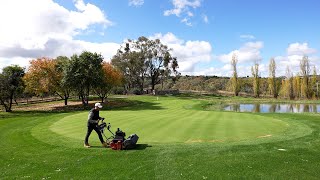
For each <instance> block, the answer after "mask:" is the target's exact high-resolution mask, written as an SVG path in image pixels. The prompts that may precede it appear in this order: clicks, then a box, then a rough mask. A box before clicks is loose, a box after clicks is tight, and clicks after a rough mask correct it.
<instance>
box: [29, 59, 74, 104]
mask: <svg viewBox="0 0 320 180" xmlns="http://www.w3.org/2000/svg"><path fill="white" fill-rule="evenodd" d="M67 59H68V58H67V57H58V58H57V59H50V58H45V57H43V58H38V59H35V60H31V61H30V66H29V68H28V71H27V73H26V75H25V76H24V82H25V84H26V91H27V92H30V93H34V94H36V95H44V94H49V95H53V94H56V95H58V96H60V97H61V99H64V100H65V105H67V100H68V98H69V90H68V88H64V86H63V84H62V81H61V80H62V78H63V66H64V64H65V63H66V61H67Z"/></svg>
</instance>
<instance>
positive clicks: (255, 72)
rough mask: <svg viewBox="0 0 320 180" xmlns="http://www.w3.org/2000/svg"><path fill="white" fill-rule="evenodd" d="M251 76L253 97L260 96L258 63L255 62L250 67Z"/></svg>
mask: <svg viewBox="0 0 320 180" xmlns="http://www.w3.org/2000/svg"><path fill="white" fill-rule="evenodd" d="M251 72H252V76H253V94H254V97H259V96H260V77H259V64H258V63H257V62H255V64H254V66H252V67H251Z"/></svg>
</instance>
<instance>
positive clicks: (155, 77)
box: [112, 36, 179, 90]
mask: <svg viewBox="0 0 320 180" xmlns="http://www.w3.org/2000/svg"><path fill="white" fill-rule="evenodd" d="M130 45H131V47H129V46H130ZM170 51H171V49H169V48H168V47H167V46H166V45H163V44H162V43H161V42H160V40H159V39H156V40H150V39H148V38H146V37H144V36H142V37H139V38H138V40H137V41H134V40H129V41H128V42H127V43H126V47H125V48H123V47H121V48H120V49H119V50H118V53H117V54H116V55H115V56H114V57H113V59H112V64H114V65H115V66H116V67H117V68H119V69H120V70H121V71H122V73H123V74H124V77H125V78H126V80H127V83H128V84H129V88H130V85H133V86H134V85H135V84H138V86H139V88H140V90H143V87H144V82H145V78H149V79H150V84H151V87H152V90H153V89H154V87H155V85H156V84H158V83H160V82H161V79H163V78H164V77H168V76H170V75H173V76H177V75H179V73H178V72H177V68H178V61H177V58H175V57H172V56H171V54H170ZM130 77H134V79H131V78H130ZM134 80H135V81H134Z"/></svg>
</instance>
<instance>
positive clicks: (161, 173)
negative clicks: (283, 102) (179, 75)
mask: <svg viewBox="0 0 320 180" xmlns="http://www.w3.org/2000/svg"><path fill="white" fill-rule="evenodd" d="M125 100H126V101H128V102H132V103H131V105H129V106H124V107H118V108H113V107H111V106H110V105H106V106H105V107H104V109H102V111H101V112H100V116H102V117H105V118H106V120H105V121H106V122H110V123H111V125H112V127H111V129H112V130H113V131H115V130H116V128H118V127H119V128H120V129H122V130H123V131H125V132H126V134H127V136H128V135H130V134H133V133H136V134H138V136H139V137H140V139H139V141H138V146H137V149H135V150H127V151H113V150H111V149H105V148H102V147H101V145H100V143H99V140H98V137H97V135H96V133H95V132H93V133H92V135H91V136H90V140H89V142H90V144H91V145H92V146H93V147H92V148H89V149H86V148H83V139H84V136H85V133H86V120H87V115H88V111H76V112H40V111H38V112H13V113H9V114H8V113H0V138H1V141H0V146H1V154H0V158H1V162H0V169H1V171H0V177H1V179H17V178H19V179H20V178H23V179H24V178H25V179H28V178H29V179H96V178H98V179H217V178H219V179H221V178H222V179H226V178H259V179H318V178H319V177H320V172H319V167H320V166H319V164H320V116H319V114H314V113H309V114H307V113H305V114H275V113H273V114H272V113H271V114H259V113H236V112H222V111H214V110H212V111H209V110H204V109H202V108H201V104H204V103H206V102H208V101H209V100H208V99H198V98H191V97H190V98H186V97H174V96H168V97H167V96H161V97H159V98H156V97H154V96H129V97H126V98H125ZM218 100H219V99H214V98H213V100H212V99H210V101H218ZM112 101H123V99H122V98H112ZM105 134H106V135H107V136H108V135H110V133H109V132H105Z"/></svg>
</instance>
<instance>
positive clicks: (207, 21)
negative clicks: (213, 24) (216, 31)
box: [202, 14, 209, 24]
mask: <svg viewBox="0 0 320 180" xmlns="http://www.w3.org/2000/svg"><path fill="white" fill-rule="evenodd" d="M202 19H203V22H205V23H206V24H208V23H209V19H208V16H207V15H205V14H203V15H202Z"/></svg>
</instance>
